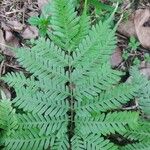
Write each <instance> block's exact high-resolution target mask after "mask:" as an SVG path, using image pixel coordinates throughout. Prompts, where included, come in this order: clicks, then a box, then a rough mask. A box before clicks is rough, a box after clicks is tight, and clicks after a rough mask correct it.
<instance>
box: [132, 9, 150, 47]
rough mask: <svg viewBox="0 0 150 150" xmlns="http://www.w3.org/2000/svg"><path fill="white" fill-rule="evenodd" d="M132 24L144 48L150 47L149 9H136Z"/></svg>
mask: <svg viewBox="0 0 150 150" xmlns="http://www.w3.org/2000/svg"><path fill="white" fill-rule="evenodd" d="M134 24H135V30H136V33H137V36H138V39H139V41H140V43H141V45H142V46H143V47H145V48H150V10H149V9H139V10H137V11H136V12H135V17H134Z"/></svg>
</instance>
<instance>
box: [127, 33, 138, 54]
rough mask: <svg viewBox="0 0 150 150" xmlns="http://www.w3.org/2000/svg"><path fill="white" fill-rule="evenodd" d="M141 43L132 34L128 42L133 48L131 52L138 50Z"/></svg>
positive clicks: (129, 46)
mask: <svg viewBox="0 0 150 150" xmlns="http://www.w3.org/2000/svg"><path fill="white" fill-rule="evenodd" d="M139 45H140V43H139V42H138V41H137V39H136V38H135V37H134V36H131V37H130V41H129V44H128V48H129V49H130V50H131V52H132V51H136V50H137V49H138V47H139Z"/></svg>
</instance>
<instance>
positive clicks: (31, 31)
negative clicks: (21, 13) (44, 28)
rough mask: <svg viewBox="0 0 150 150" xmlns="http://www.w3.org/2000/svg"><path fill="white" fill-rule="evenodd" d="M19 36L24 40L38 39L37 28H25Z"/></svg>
mask: <svg viewBox="0 0 150 150" xmlns="http://www.w3.org/2000/svg"><path fill="white" fill-rule="evenodd" d="M21 36H22V37H23V38H24V39H33V38H36V37H38V28H37V27H33V26H27V27H26V28H25V30H24V31H23V33H22V34H21Z"/></svg>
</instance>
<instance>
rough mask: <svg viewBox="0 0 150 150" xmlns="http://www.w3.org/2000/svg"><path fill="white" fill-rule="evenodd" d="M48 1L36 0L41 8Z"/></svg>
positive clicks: (48, 0)
mask: <svg viewBox="0 0 150 150" xmlns="http://www.w3.org/2000/svg"><path fill="white" fill-rule="evenodd" d="M48 2H50V0H38V6H39V8H40V9H41V8H42V7H43V6H44V5H45V4H47V3H48Z"/></svg>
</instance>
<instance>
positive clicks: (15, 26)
mask: <svg viewBox="0 0 150 150" xmlns="http://www.w3.org/2000/svg"><path fill="white" fill-rule="evenodd" d="M7 25H8V26H9V27H10V28H11V29H12V30H14V31H16V32H20V31H22V30H23V27H24V25H23V24H21V23H20V22H19V21H16V20H14V21H8V22H7Z"/></svg>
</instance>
